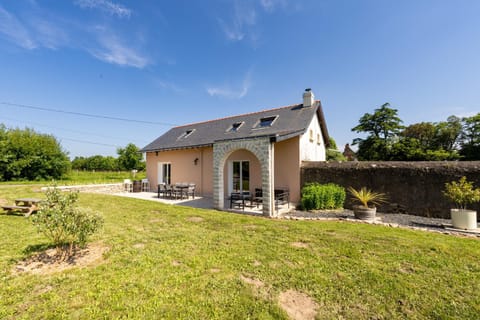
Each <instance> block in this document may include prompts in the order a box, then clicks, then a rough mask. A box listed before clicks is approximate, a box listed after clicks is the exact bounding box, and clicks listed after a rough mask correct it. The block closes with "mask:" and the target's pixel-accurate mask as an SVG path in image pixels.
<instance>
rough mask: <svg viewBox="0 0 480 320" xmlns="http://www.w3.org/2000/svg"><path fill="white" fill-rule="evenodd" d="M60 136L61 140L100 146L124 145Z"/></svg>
mask: <svg viewBox="0 0 480 320" xmlns="http://www.w3.org/2000/svg"><path fill="white" fill-rule="evenodd" d="M58 138H60V140H69V141H74V142H81V143H88V144H96V145H99V146H106V147H115V148H122V146H117V145H114V144H108V143H100V142H93V141H86V140H78V139H70V138H62V137H58Z"/></svg>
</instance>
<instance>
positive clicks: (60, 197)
mask: <svg viewBox="0 0 480 320" xmlns="http://www.w3.org/2000/svg"><path fill="white" fill-rule="evenodd" d="M46 197H47V199H46V200H45V201H43V202H42V203H41V205H40V210H39V211H38V213H37V214H36V215H35V216H33V219H32V221H33V224H34V225H35V226H36V227H37V229H38V231H39V232H41V233H43V234H44V235H45V236H46V237H47V238H49V239H50V240H51V241H52V243H53V245H55V246H56V247H57V250H58V251H61V252H63V253H65V254H66V255H67V256H71V255H72V254H73V252H74V249H76V248H77V246H80V247H82V246H85V244H86V243H87V239H88V237H89V236H90V235H92V234H93V233H95V232H96V231H97V230H98V229H100V227H101V226H102V225H103V219H102V217H101V216H99V215H98V214H97V213H94V212H92V211H91V210H88V209H85V208H79V207H77V205H76V202H77V200H78V191H75V192H62V191H60V190H59V189H58V188H56V187H55V186H54V187H51V188H48V189H47V191H46Z"/></svg>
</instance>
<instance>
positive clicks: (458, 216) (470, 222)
mask: <svg viewBox="0 0 480 320" xmlns="http://www.w3.org/2000/svg"><path fill="white" fill-rule="evenodd" d="M450 216H451V218H452V225H453V227H454V228H457V229H466V230H472V229H477V211H474V210H466V209H450Z"/></svg>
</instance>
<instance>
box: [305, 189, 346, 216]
mask: <svg viewBox="0 0 480 320" xmlns="http://www.w3.org/2000/svg"><path fill="white" fill-rule="evenodd" d="M345 197H346V193H345V188H343V187H341V186H339V185H336V184H333V183H328V184H319V183H316V182H314V183H309V184H307V185H305V187H303V188H302V199H301V203H302V208H303V209H304V210H321V209H342V208H343V203H344V202H345Z"/></svg>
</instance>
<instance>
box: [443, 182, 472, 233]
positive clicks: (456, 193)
mask: <svg viewBox="0 0 480 320" xmlns="http://www.w3.org/2000/svg"><path fill="white" fill-rule="evenodd" d="M443 194H444V196H445V197H446V198H447V199H449V200H450V201H452V202H453V203H455V206H456V208H455V209H450V215H451V218H452V225H453V227H454V228H458V229H467V230H471V229H477V212H476V211H474V210H468V209H467V205H469V204H472V203H475V202H479V201H480V189H479V188H477V189H475V188H474V187H473V182H469V181H467V177H461V178H460V180H458V182H457V181H451V182H447V183H445V190H444V191H443Z"/></svg>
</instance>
